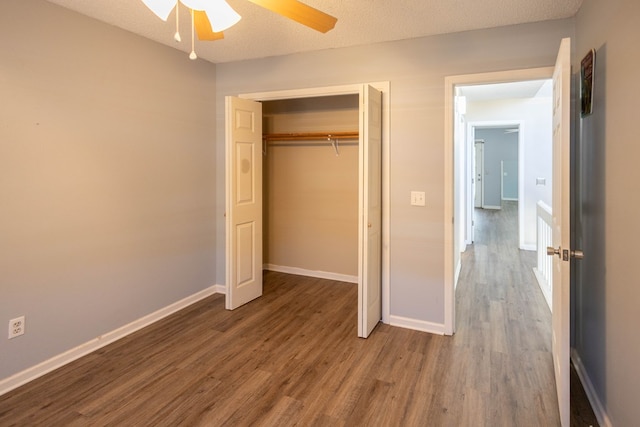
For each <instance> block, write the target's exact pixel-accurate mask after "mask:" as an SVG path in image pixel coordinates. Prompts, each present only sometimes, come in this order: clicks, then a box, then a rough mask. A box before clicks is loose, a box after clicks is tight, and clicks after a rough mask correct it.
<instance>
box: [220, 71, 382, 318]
mask: <svg viewBox="0 0 640 427" xmlns="http://www.w3.org/2000/svg"><path fill="white" fill-rule="evenodd" d="M363 84H368V85H370V86H373V87H374V88H376V89H377V90H379V91H381V92H382V322H383V323H389V322H390V320H389V319H390V303H389V301H390V294H391V292H390V286H389V283H390V280H391V279H390V277H391V276H390V272H389V265H390V262H391V261H390V259H391V253H390V249H389V247H390V246H389V236H390V229H391V228H390V225H389V218H390V212H391V210H390V203H389V200H390V195H389V194H390V193H389V191H390V190H389V188H390V186H389V153H390V149H389V141H390V139H389V138H390V116H391V114H390V105H391V103H390V97H391V92H390V90H391V89H390V84H389V82H388V81H383V82H372V83H363ZM363 84H351V85H342V86H326V87H316V88H303V89H288V90H279V91H270V92H253V93H244V94H240V95H238V97H240V98H245V99H252V100H254V101H272V100H278V99H294V98H311V97H316V96H334V95H355V94H360V89H361V88H362V85H363ZM225 173H226V172H225Z"/></svg>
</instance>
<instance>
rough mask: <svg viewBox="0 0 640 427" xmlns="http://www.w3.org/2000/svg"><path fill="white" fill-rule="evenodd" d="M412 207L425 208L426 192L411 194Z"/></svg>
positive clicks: (413, 192)
mask: <svg viewBox="0 0 640 427" xmlns="http://www.w3.org/2000/svg"><path fill="white" fill-rule="evenodd" d="M411 206H425V194H424V191H412V192H411Z"/></svg>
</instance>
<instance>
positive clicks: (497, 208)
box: [482, 205, 502, 210]
mask: <svg viewBox="0 0 640 427" xmlns="http://www.w3.org/2000/svg"><path fill="white" fill-rule="evenodd" d="M482 209H493V210H500V209H502V206H492V205H484V206H483V207H482Z"/></svg>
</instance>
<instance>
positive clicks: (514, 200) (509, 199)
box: [502, 197, 518, 202]
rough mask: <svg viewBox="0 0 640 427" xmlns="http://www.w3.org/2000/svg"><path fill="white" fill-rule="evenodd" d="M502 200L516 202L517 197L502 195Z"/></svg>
mask: <svg viewBox="0 0 640 427" xmlns="http://www.w3.org/2000/svg"><path fill="white" fill-rule="evenodd" d="M502 200H504V201H505V202H517V201H518V199H514V198H512V197H503V198H502Z"/></svg>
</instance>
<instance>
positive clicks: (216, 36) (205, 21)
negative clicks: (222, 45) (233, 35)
mask: <svg viewBox="0 0 640 427" xmlns="http://www.w3.org/2000/svg"><path fill="white" fill-rule="evenodd" d="M193 21H194V25H195V27H196V33H198V39H200V40H204V41H213V40H221V39H223V38H224V34H223V33H222V31H220V32H218V33H216V32H214V31H213V30H212V29H211V22H209V18H208V17H207V13H206V12H205V11H203V10H194V11H193Z"/></svg>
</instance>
